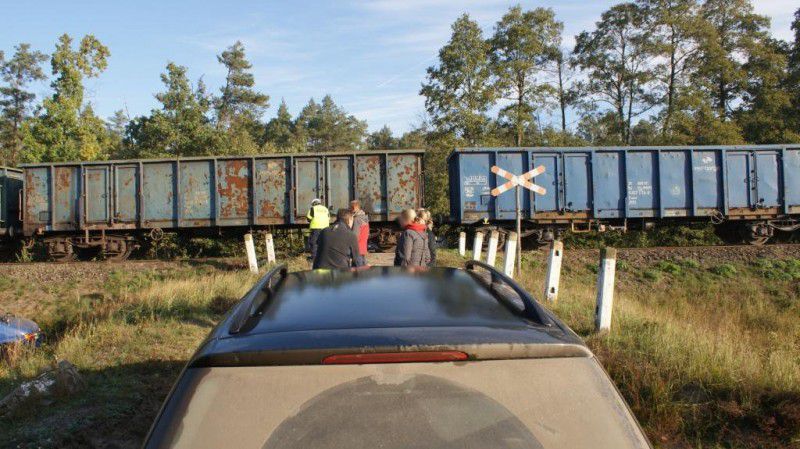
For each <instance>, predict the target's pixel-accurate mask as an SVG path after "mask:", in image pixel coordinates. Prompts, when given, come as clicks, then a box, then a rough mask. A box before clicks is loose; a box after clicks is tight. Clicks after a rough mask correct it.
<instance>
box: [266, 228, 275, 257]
mask: <svg viewBox="0 0 800 449" xmlns="http://www.w3.org/2000/svg"><path fill="white" fill-rule="evenodd" d="M264 243H265V244H266V246H267V263H275V242H274V241H273V240H272V234H269V233H268V234H266V235H265V236H264Z"/></svg>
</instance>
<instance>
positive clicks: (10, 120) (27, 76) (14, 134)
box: [0, 44, 47, 165]
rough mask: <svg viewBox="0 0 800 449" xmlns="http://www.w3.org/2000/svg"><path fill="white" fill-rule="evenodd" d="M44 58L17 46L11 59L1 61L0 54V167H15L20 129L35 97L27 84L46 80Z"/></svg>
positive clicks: (19, 149)
mask: <svg viewBox="0 0 800 449" xmlns="http://www.w3.org/2000/svg"><path fill="white" fill-rule="evenodd" d="M46 60H47V56H46V55H44V54H43V53H41V52H38V51H35V50H34V51H32V50H31V46H30V44H19V45H17V46H16V48H15V52H14V56H12V57H11V58H10V59H9V60H7V61H6V60H5V58H4V55H3V52H2V51H0V78H1V79H2V80H3V85H2V86H0V165H16V164H17V162H18V159H19V156H20V153H21V151H22V137H23V136H22V126H23V123H24V121H25V120H26V119H27V118H28V116H29V113H30V109H31V103H32V102H33V100H34V98H36V95H35V94H34V93H33V92H29V91H28V90H26V89H28V84H30V83H31V82H34V81H39V80H43V79H45V78H46V76H45V74H44V71H43V70H42V67H41V65H42V63H43V62H44V61H46Z"/></svg>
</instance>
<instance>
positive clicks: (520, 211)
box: [516, 184, 522, 276]
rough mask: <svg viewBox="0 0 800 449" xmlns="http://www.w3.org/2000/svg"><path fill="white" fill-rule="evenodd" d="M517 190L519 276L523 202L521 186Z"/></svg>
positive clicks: (518, 269)
mask: <svg viewBox="0 0 800 449" xmlns="http://www.w3.org/2000/svg"><path fill="white" fill-rule="evenodd" d="M516 190H517V239H516V240H517V242H516V244H517V248H516V249H517V276H519V274H520V270H522V210H521V201H520V198H519V193H520V192H519V191H520V188H519V184H517V187H516Z"/></svg>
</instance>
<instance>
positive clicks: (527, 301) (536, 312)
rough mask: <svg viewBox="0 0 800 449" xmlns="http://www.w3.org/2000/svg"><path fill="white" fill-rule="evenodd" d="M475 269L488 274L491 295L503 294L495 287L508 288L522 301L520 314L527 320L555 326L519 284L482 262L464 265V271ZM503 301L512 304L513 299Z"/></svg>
mask: <svg viewBox="0 0 800 449" xmlns="http://www.w3.org/2000/svg"><path fill="white" fill-rule="evenodd" d="M475 268H483V269H484V270H486V271H488V272H489V275H490V282H489V285H488V287H489V290H490V291H491V292H492V293H496V294H499V295H502V294H503V293H502V292H501V291H499V290H497V288H495V286H497V285H506V286H507V287H508V288H510V289H511V290H513V291H514V292H515V293H516V294H517V295H518V296H519V299H520V300H521V301H522V305H523V310H522V313H523V314H524V315H525V316H526V317H527V318H528V319H531V320H533V321H536V322H537V323H539V324H541V325H543V326H553V325H555V322H554V321H553V319H552V318H550V315H548V314H547V313H546V312H545V311H544V308H543V307H542V306H540V305H539V304H538V303H537V302H536V299H534V298H533V297H532V296H531V295H530V293H528V292H527V291H525V289H524V288H522V287H521V286H520V285H519V284H517V283H516V282H514V280H513V279H511V278H510V277H508V276H506V274H505V273H503V272H501V271H499V270H498V269H497V268H495V267H493V266H491V265H489V264H486V263H483V262H480V261H477V260H469V261H467V263H465V264H464V269H466V270H469V271H475ZM505 299H506V300H510V301H512V302H513V298H508V297H505Z"/></svg>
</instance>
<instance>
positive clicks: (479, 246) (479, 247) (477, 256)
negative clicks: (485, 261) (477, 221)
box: [472, 231, 483, 261]
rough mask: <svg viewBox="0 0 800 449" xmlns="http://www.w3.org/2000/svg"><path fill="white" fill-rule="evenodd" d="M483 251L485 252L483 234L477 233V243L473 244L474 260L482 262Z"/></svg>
mask: <svg viewBox="0 0 800 449" xmlns="http://www.w3.org/2000/svg"><path fill="white" fill-rule="evenodd" d="M481 251H483V232H481V231H477V232H476V233H475V241H474V242H473V244H472V260H477V261H480V260H481Z"/></svg>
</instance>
